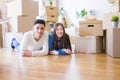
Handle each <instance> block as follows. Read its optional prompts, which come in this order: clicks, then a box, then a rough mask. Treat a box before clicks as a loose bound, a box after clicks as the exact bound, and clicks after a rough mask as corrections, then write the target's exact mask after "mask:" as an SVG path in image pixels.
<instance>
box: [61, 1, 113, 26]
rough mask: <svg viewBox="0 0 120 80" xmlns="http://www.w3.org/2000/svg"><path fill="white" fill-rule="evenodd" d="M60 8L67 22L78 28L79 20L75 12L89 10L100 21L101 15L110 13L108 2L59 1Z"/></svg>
mask: <svg viewBox="0 0 120 80" xmlns="http://www.w3.org/2000/svg"><path fill="white" fill-rule="evenodd" d="M59 2H60V6H59V7H61V6H63V8H64V10H65V12H66V16H67V18H68V19H67V20H69V22H73V23H74V24H75V27H79V20H78V18H77V17H76V15H75V13H76V10H82V9H86V10H88V11H89V10H91V9H94V10H95V11H96V18H97V19H99V20H102V17H103V14H104V13H108V12H110V11H111V10H112V9H111V6H110V4H109V3H108V0H59Z"/></svg>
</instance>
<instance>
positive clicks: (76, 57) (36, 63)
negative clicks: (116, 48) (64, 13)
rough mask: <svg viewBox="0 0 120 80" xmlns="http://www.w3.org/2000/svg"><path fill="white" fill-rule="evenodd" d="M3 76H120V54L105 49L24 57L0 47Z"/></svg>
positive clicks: (0, 79)
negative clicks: (61, 54)
mask: <svg viewBox="0 0 120 80" xmlns="http://www.w3.org/2000/svg"><path fill="white" fill-rule="evenodd" d="M0 80H120V58H112V57H111V56H108V55H107V54H104V53H100V54H85V53H84V54H82V53H78V54H72V55H67V56H53V55H49V56H40V57H21V56H20V54H18V53H17V54H11V51H10V50H7V49H0Z"/></svg>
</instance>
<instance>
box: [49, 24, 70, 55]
mask: <svg viewBox="0 0 120 80" xmlns="http://www.w3.org/2000/svg"><path fill="white" fill-rule="evenodd" d="M71 53H72V49H71V43H70V39H69V36H68V34H66V33H65V29H64V26H63V24H62V23H56V25H55V27H54V31H53V33H51V34H50V35H49V54H53V55H67V54H71Z"/></svg>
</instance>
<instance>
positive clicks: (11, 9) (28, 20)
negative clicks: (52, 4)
mask: <svg viewBox="0 0 120 80" xmlns="http://www.w3.org/2000/svg"><path fill="white" fill-rule="evenodd" d="M37 15H38V2H37V1H33V0H15V1H12V2H9V3H8V4H7V17H11V19H12V20H11V24H12V26H11V31H13V32H26V31H28V30H30V29H32V27H33V22H34V20H35V18H36V16H37Z"/></svg>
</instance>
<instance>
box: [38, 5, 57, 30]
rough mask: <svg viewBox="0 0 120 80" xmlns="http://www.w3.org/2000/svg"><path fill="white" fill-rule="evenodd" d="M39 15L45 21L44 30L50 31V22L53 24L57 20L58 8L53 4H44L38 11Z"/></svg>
mask: <svg viewBox="0 0 120 80" xmlns="http://www.w3.org/2000/svg"><path fill="white" fill-rule="evenodd" d="M39 17H40V18H43V19H44V20H45V21H46V30H47V31H48V32H50V25H49V24H50V22H52V23H53V24H55V23H56V22H57V21H58V8H57V7H55V6H44V7H42V8H41V9H40V11H39Z"/></svg>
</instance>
